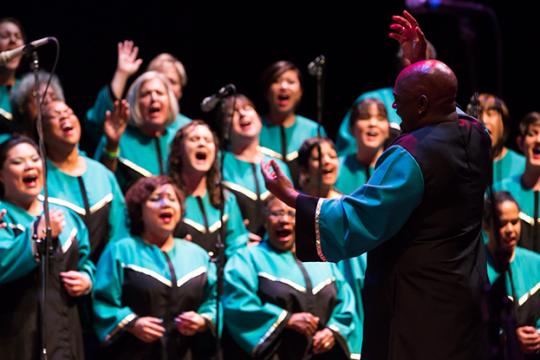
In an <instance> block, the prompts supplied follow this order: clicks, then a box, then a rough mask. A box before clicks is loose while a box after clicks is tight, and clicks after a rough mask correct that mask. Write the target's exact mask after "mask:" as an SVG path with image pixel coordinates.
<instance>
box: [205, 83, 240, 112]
mask: <svg viewBox="0 0 540 360" xmlns="http://www.w3.org/2000/svg"><path fill="white" fill-rule="evenodd" d="M234 93H236V86H234V85H233V84H227V85H225V86H224V87H222V88H221V89H219V90H218V92H217V93H215V94H213V95H210V96H207V97H205V98H204V99H203V101H202V102H201V110H202V111H203V112H210V111H212V110H214V108H215V107H216V105H217V104H218V103H219V102H220V101H221V99H223V98H225V97H227V96H229V95H231V94H234Z"/></svg>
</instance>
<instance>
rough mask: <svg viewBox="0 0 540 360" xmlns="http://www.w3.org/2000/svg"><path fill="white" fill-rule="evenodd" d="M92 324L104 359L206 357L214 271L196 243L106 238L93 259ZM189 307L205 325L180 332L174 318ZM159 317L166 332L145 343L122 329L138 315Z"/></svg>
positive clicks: (210, 348)
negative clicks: (170, 244)
mask: <svg viewBox="0 0 540 360" xmlns="http://www.w3.org/2000/svg"><path fill="white" fill-rule="evenodd" d="M93 304H94V327H95V330H96V332H97V334H98V337H99V339H100V340H101V341H102V342H103V343H104V345H105V347H104V351H103V352H104V358H106V359H118V360H121V359H189V358H194V359H206V358H210V357H211V356H212V355H213V353H214V351H215V339H216V333H215V330H214V324H215V316H216V270H215V266H214V264H213V263H212V262H211V260H210V257H209V256H208V254H207V253H206V251H204V250H203V249H202V248H201V247H199V246H198V245H195V244H192V243H190V242H188V241H185V240H181V239H176V238H175V240H174V246H173V248H172V249H171V250H169V251H168V252H163V251H162V250H161V249H160V248H159V247H158V246H156V245H151V244H148V243H146V242H144V240H143V239H142V238H140V237H132V238H124V239H120V240H118V241H116V242H114V243H109V245H107V247H106V249H105V251H104V252H103V254H102V256H101V259H100V260H99V263H98V268H97V276H96V283H95V286H94V301H93ZM186 311H195V312H197V313H198V314H199V315H201V316H202V317H204V318H205V319H206V321H207V322H208V324H209V325H208V329H207V330H206V331H204V332H201V333H198V334H196V335H194V336H183V335H181V334H180V333H179V332H178V330H177V329H176V326H175V323H174V318H175V317H176V316H178V315H180V314H181V313H183V312H186ZM145 316H152V317H157V318H160V319H162V320H163V327H164V328H165V329H166V334H165V335H164V336H163V337H162V338H161V339H160V340H158V341H156V342H153V343H149V344H147V343H145V342H143V341H141V340H139V339H138V338H137V337H135V336H134V335H132V334H131V333H129V332H127V331H126V328H127V327H128V326H130V325H131V324H132V322H134V321H135V320H136V319H137V318H138V317H145Z"/></svg>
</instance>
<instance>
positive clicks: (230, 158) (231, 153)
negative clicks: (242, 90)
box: [217, 94, 290, 242]
mask: <svg viewBox="0 0 540 360" xmlns="http://www.w3.org/2000/svg"><path fill="white" fill-rule="evenodd" d="M233 104H234V111H233ZM231 114H232V119H231ZM217 120H218V124H222V126H223V128H222V129H223V130H222V133H223V134H224V133H225V132H228V131H229V130H228V129H230V134H231V139H230V145H229V148H228V150H227V151H225V152H224V153H223V180H224V185H225V186H226V187H227V189H229V190H230V191H232V192H233V193H234V195H236V198H237V200H238V204H239V205H240V210H241V211H242V216H243V217H244V219H245V220H246V223H247V229H248V230H249V232H250V240H251V241H253V242H259V241H260V240H261V237H262V236H263V234H264V220H263V219H264V218H263V202H264V200H265V199H266V198H267V197H268V196H269V195H270V192H269V191H267V190H266V188H265V187H264V179H263V177H262V175H261V165H260V164H261V160H263V159H264V160H265V161H268V160H270V159H271V158H272V157H270V156H269V155H266V154H264V153H263V152H262V150H261V147H260V146H259V135H260V132H261V118H260V116H259V114H258V113H257V111H256V110H255V105H253V102H252V101H251V100H250V99H249V98H248V97H246V96H245V95H242V94H237V95H235V96H229V97H227V98H225V99H224V100H223V101H222V102H221V106H220V107H219V108H218V111H217ZM276 160H277V161H279V163H280V164H282V165H283V166H284V167H285V164H284V163H283V162H281V161H280V160H278V159H276ZM287 176H289V177H290V174H289V173H288V172H287Z"/></svg>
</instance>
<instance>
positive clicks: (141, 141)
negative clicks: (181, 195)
mask: <svg viewBox="0 0 540 360" xmlns="http://www.w3.org/2000/svg"><path fill="white" fill-rule="evenodd" d="M177 130H178V127H177V124H176V123H173V124H171V125H169V126H168V127H167V128H166V129H165V132H164V133H163V134H162V135H161V136H160V137H150V136H147V135H145V134H143V133H142V132H141V131H140V130H139V129H138V128H136V127H133V126H128V127H127V128H126V131H125V132H124V134H123V135H122V137H121V138H120V145H119V151H120V155H119V156H118V167H117V169H116V172H115V175H116V179H117V180H118V184H120V188H121V189H122V191H123V192H124V193H126V192H127V190H128V189H129V187H130V186H131V185H133V183H135V181H137V180H138V179H140V178H141V177H150V176H155V175H165V174H167V160H168V158H169V148H170V146H171V143H172V141H173V139H174V135H175V134H176V131H177ZM106 143H107V141H106V139H105V137H102V138H101V141H100V143H99V145H98V147H97V149H96V153H95V154H94V159H96V160H98V161H99V160H100V159H101V156H102V155H104V151H105V145H106Z"/></svg>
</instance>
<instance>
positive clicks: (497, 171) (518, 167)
mask: <svg viewBox="0 0 540 360" xmlns="http://www.w3.org/2000/svg"><path fill="white" fill-rule="evenodd" d="M526 162H527V160H526V159H525V156H523V155H521V154H518V153H517V152H515V151H513V150H511V149H508V150H507V151H506V154H504V156H503V157H502V158H501V159H498V160H495V161H493V183H494V184H496V183H498V182H501V181H503V180H506V179H508V178H511V177H513V176H516V175H519V176H521V175H522V174H523V172H524V171H525V163H526Z"/></svg>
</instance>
